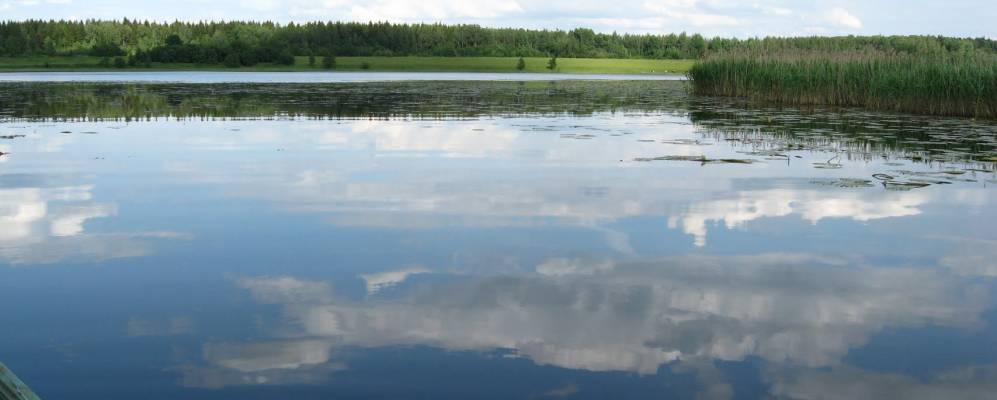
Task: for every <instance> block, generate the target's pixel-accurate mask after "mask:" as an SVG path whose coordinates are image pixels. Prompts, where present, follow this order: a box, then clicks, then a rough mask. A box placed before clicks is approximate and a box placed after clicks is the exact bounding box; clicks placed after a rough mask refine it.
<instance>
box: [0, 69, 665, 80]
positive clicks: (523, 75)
mask: <svg viewBox="0 0 997 400" xmlns="http://www.w3.org/2000/svg"><path fill="white" fill-rule="evenodd" d="M683 79H685V77H684V76H683V75H679V74H544V73H535V72H517V73H504V72H239V71H128V72H0V82H160V83H162V82H174V83H227V82H234V83H317V82H392V81H562V80H612V81H619V80H683Z"/></svg>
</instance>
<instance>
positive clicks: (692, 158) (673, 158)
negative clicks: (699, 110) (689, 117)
mask: <svg viewBox="0 0 997 400" xmlns="http://www.w3.org/2000/svg"><path fill="white" fill-rule="evenodd" d="M634 161H640V162H648V161H695V162H698V163H701V164H751V163H754V162H756V161H757V160H752V159H748V158H706V156H661V157H638V158H635V159H634Z"/></svg>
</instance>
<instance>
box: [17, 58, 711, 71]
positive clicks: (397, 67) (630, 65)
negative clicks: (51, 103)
mask: <svg viewBox="0 0 997 400" xmlns="http://www.w3.org/2000/svg"><path fill="white" fill-rule="evenodd" d="M518 60H519V59H518V58H517V57H336V67H335V69H334V70H336V71H363V70H370V71H413V72H414V71H454V72H457V71H466V72H517V71H518V70H517V69H516V64H517V61H518ZM100 61H101V58H99V57H92V56H72V57H58V56H53V57H49V56H37V57H0V71H50V70H63V71H65V70H116V68H113V67H112V68H108V67H101V66H100ZM524 61H525V63H526V66H525V68H524V69H523V71H524V72H551V71H550V70H548V69H547V61H548V59H547V58H542V57H525V58H524ZM692 63H693V61H692V60H644V59H607V58H558V59H557V69H556V70H555V71H557V72H562V73H572V74H582V73H591V74H595V73H599V74H651V73H654V74H659V73H685V72H686V71H688V69H689V67H691V66H692ZM365 66H366V68H365ZM125 69H135V70H198V71H211V70H219V71H230V70H234V71H322V70H323V68H322V58H321V57H318V58H317V59H316V61H315V65H309V60H308V57H295V62H294V65H276V64H264V63H261V64H257V65H255V66H252V67H239V68H226V67H225V66H223V65H203V64H182V63H169V64H166V63H152V64H151V66H150V67H126V68H125Z"/></svg>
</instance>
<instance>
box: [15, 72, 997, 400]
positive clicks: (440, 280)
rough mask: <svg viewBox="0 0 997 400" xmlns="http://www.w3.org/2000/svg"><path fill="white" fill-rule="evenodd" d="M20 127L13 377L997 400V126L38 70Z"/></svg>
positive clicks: (461, 394)
mask: <svg viewBox="0 0 997 400" xmlns="http://www.w3.org/2000/svg"><path fill="white" fill-rule="evenodd" d="M517 76H518V75H517ZM0 136H2V137H3V138H2V139H0V152H3V153H4V155H2V156H0V361H2V362H3V363H5V364H7V365H8V366H9V367H10V368H11V369H13V370H14V371H15V372H16V373H17V374H18V375H19V376H20V377H21V378H22V380H24V381H26V382H27V383H28V384H29V385H31V386H32V387H33V388H34V389H35V391H37V392H38V393H39V394H40V395H41V396H42V398H46V399H60V398H73V399H109V398H144V399H158V398H162V399H177V398H183V399H200V398H204V399H208V398H211V399H252V398H295V399H320V398H321V399H326V398H484V397H492V398H503V399H504V398H530V399H537V398H650V397H667V398H698V397H702V398H720V399H725V398H762V397H776V398H801V399H808V398H847V399H855V398H911V399H913V398H970V399H987V398H994V397H993V396H994V393H997V299H995V295H997V284H995V282H997V280H995V278H997V225H995V222H997V211H995V205H997V190H995V188H994V186H995V185H997V173H995V172H994V168H995V167H994V161H997V123H994V122H987V121H973V120H968V119H939V118H923V117H913V116H907V115H898V114H880V113H870V112H862V111H858V110H820V109H818V110H798V109H780V108H773V107H765V106H759V105H752V104H746V103H741V102H736V101H732V100H722V99H720V100H718V99H704V98H696V97H691V96H689V95H687V94H686V92H685V90H684V87H683V83H681V82H636V81H634V82H557V83H551V82H529V83H518V82H400V83H356V84H349V83H345V84H336V85H328V84H327V85H311V84H300V85H295V84H285V85H267V84H261V85H257V84H235V85H232V84H227V85H183V84H160V85H120V84H55V83H48V84H39V83H33V84H28V83H7V84H4V85H3V86H0Z"/></svg>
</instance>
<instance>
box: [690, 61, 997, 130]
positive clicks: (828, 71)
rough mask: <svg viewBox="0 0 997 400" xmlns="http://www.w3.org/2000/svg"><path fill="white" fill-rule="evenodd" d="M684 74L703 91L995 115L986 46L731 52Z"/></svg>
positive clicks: (993, 77) (993, 69) (993, 67)
mask: <svg viewBox="0 0 997 400" xmlns="http://www.w3.org/2000/svg"><path fill="white" fill-rule="evenodd" d="M688 76H689V78H690V79H691V80H692V83H693V92H694V93H696V94H701V95H713V96H728V97H743V98H750V99H755V100H763V101H773V102H779V103H786V104H794V105H830V106H843V107H852V106H858V107H868V108H873V109H879V110H889V111H900V112H909V113H918V114H928V115H955V116H969V117H978V118H988V119H994V118H997V55H995V53H993V52H989V51H963V52H932V53H924V54H917V53H904V52H888V51H879V50H866V51H819V50H817V51H815V50H787V51H778V52H771V51H758V50H754V51H733V52H727V53H718V54H714V55H711V56H709V57H706V58H704V59H702V60H700V61H698V62H697V63H696V64H695V65H693V67H692V68H691V69H690V70H689V72H688Z"/></svg>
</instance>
